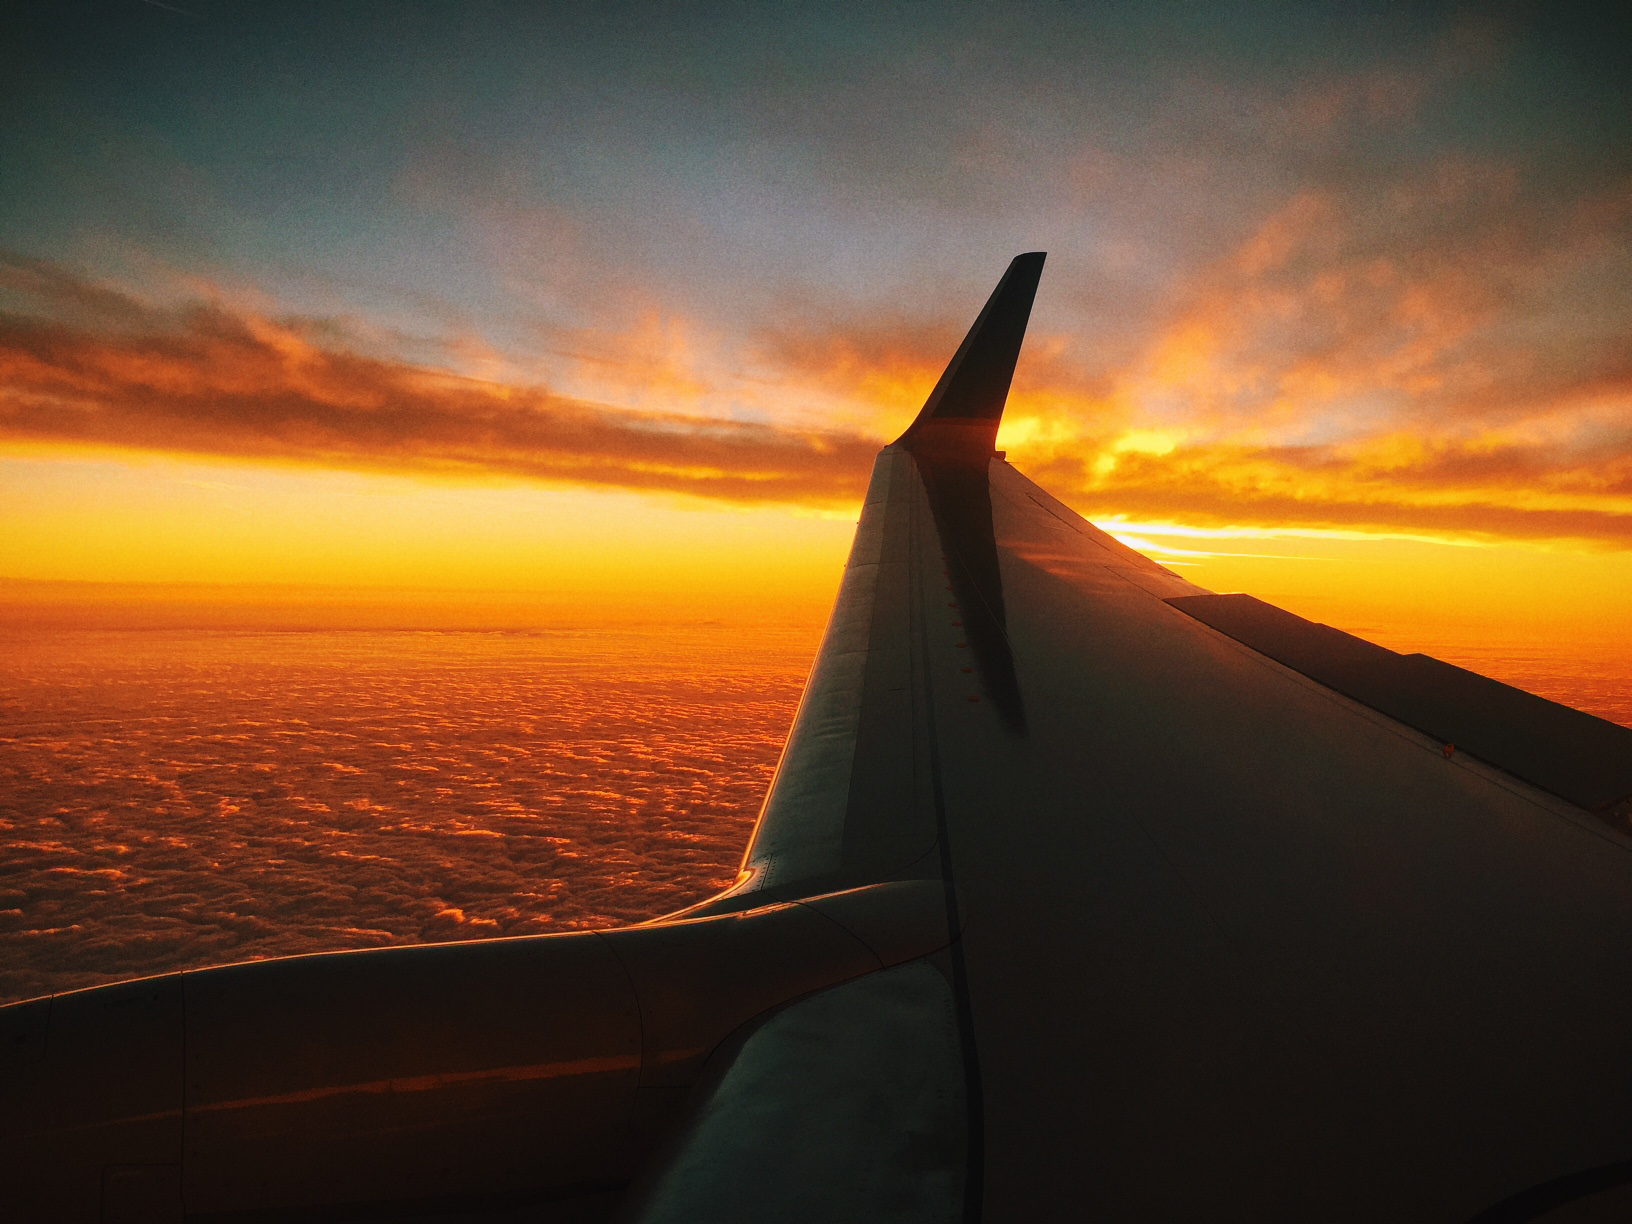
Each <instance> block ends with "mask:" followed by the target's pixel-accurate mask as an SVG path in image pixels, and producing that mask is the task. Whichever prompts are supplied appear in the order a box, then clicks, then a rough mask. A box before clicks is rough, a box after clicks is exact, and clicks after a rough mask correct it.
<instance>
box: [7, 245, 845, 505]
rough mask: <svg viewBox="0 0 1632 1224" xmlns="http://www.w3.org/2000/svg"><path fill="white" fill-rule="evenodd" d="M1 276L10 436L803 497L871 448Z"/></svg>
mask: <svg viewBox="0 0 1632 1224" xmlns="http://www.w3.org/2000/svg"><path fill="white" fill-rule="evenodd" d="M0 277H3V280H0V285H3V288H4V289H5V290H8V291H9V294H10V296H11V297H12V298H13V299H16V298H21V299H23V300H24V301H25V302H27V303H28V304H30V305H33V306H34V307H35V309H34V310H33V311H31V312H26V313H25V312H22V311H15V310H14V311H7V312H4V313H0V437H3V438H7V439H11V440H14V441H26V442H37V443H55V444H67V445H81V446H101V447H126V448H132V449H140V450H150V451H164V452H171V453H181V454H196V455H212V456H227V457H231V458H239V459H253V460H268V461H281V462H295V463H308V464H318V465H324V466H332V467H352V468H370V469H387V470H399V471H411V472H424V473H435V474H442V475H455V476H465V477H481V476H487V477H492V476H501V477H511V478H524V479H537V480H548V481H563V482H571V483H576V484H587V485H605V486H614V487H619V488H626V489H643V490H654V491H664V492H680V493H689V494H695V495H699V496H704V497H714V498H722V499H728V500H736V501H754V502H816V503H822V502H829V503H830V502H841V501H849V500H854V499H855V498H857V497H859V495H860V492H861V489H862V486H863V484H864V482H865V479H866V473H867V471H868V468H869V466H870V462H871V457H872V454H873V452H874V451H875V450H876V449H877V446H878V443H877V442H876V441H873V440H871V439H868V438H865V437H863V436H861V435H859V434H856V433H853V432H852V433H846V432H837V431H822V430H818V429H795V428H789V427H783V426H778V425H775V424H762V423H755V422H747V421H734V420H723V419H717V418H708V417H702V416H695V415H684V414H679V413H673V412H662V411H627V410H619V409H616V408H611V407H607V406H604V405H599V404H594V403H588V402H585V401H582V400H577V399H572V398H568V397H565V396H561V395H557V394H555V393H553V392H552V391H550V390H549V389H548V388H546V387H540V386H518V385H510V384H505V383H499V382H489V381H481V380H476V379H471V378H464V377H460V376H458V375H455V374H453V373H450V372H447V371H443V370H437V369H431V368H426V367H422V366H416V365H412V364H408V363H405V362H402V361H396V360H392V359H390V358H389V357H381V356H376V355H371V354H367V353H363V352H359V351H357V350H356V349H355V348H354V347H351V346H349V345H348V344H347V343H346V339H347V338H346V336H345V334H344V333H343V331H341V330H340V329H338V328H337V327H336V326H335V325H333V324H332V323H328V322H325V321H323V320H316V319H310V318H273V317H270V316H268V315H264V314H257V313H253V312H250V311H248V310H244V309H240V308H234V307H229V306H227V305H223V304H220V303H208V302H197V301H195V302H192V303H185V304H182V305H178V306H168V307H166V306H157V305H152V304H148V303H143V302H141V301H139V300H137V299H135V298H133V297H130V296H127V295H124V294H121V293H118V292H116V291H114V290H110V289H107V288H104V287H101V286H96V285H93V284H89V283H87V282H85V281H83V280H81V279H79V278H77V277H75V276H74V275H72V274H71V273H68V272H66V271H64V270H63V269H61V268H58V267H54V266H52V265H49V264H45V263H42V262H39V261H31V260H25V259H20V258H17V257H9V258H7V259H6V260H5V261H4V263H3V264H0ZM41 307H44V308H45V309H43V310H42V309H40V308H41ZM635 365H638V361H637V360H636V359H635V358H634V357H631V366H635Z"/></svg>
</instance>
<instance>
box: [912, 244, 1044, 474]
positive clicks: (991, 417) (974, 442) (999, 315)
mask: <svg viewBox="0 0 1632 1224" xmlns="http://www.w3.org/2000/svg"><path fill="white" fill-rule="evenodd" d="M1047 258H1048V252H1046V251H1023V252H1022V253H1020V254H1019V255H1016V256H1015V257H1014V258H1013V259H1011V260H1010V261H1009V266H1008V268H1007V269H1005V271H1004V273H1003V276H1002V277H1001V278H1000V279H999V280H998V282H997V287H996V288H995V289H993V290H992V294H991V296H990V297H989V298H987V299H986V305H985V306H984V307H982V309H981V312H980V314H979V315H978V316H977V317H976V319H975V322H974V325H973V326H971V327H970V329H969V332H968V334H967V335H965V336H964V338H963V343H962V344H960V345H959V346H958V351H957V352H956V353H954V354H953V355H952V360H951V361H950V362H948V363H947V367H946V370H945V371H944V372H943V373H942V374H941V377H940V381H939V382H937V383H936V384H935V389H934V390H933V391H931V392H930V393H929V398H928V399H927V400H925V401H924V406H923V408H922V410H920V412H919V413H918V416H917V418H916V419H915V420H914V421H913V423H912V424H911V425H910V426H909V427H908V428H907V431H906V432H905V433H903V434H902V435H901V437H900V438H898V439H897V443H898V444H902V445H907V446H909V447H910V448H912V449H922V448H924V447H926V446H927V447H929V448H931V449H935V450H942V449H946V448H947V444H950V446H951V449H954V450H956V451H957V452H959V453H963V452H969V453H970V454H971V456H972V455H973V454H974V452H976V451H982V452H990V451H991V450H992V447H993V444H994V443H995V441H996V438H997V427H998V424H999V423H1000V422H1001V421H1002V419H1003V409H1004V406H1005V405H1006V404H1007V402H1008V397H1009V385H1010V383H1011V382H1012V381H1013V378H1014V368H1015V364H1016V363H1017V362H1018V360H1019V357H1020V346H1021V343H1022V342H1023V341H1024V339H1025V335H1026V327H1027V324H1028V323H1029V322H1030V320H1031V306H1032V302H1033V301H1034V300H1035V298H1036V295H1037V285H1038V283H1039V282H1040V281H1041V279H1042V275H1043V262H1044V260H1046V259H1047ZM940 435H946V436H945V437H941V436H940Z"/></svg>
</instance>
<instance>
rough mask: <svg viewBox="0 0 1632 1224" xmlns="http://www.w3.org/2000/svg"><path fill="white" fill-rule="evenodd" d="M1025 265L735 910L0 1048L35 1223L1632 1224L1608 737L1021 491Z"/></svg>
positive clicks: (202, 992)
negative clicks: (1010, 416)
mask: <svg viewBox="0 0 1632 1224" xmlns="http://www.w3.org/2000/svg"><path fill="white" fill-rule="evenodd" d="M1042 263H1043V258H1042V256H1041V255H1039V254H1032V255H1022V256H1020V257H1019V258H1018V259H1016V260H1015V261H1014V263H1013V264H1012V265H1011V266H1010V268H1009V270H1008V272H1007V274H1006V275H1005V276H1004V278H1003V280H1002V281H1001V282H1000V284H999V285H998V287H997V289H996V291H995V292H994V293H993V295H992V298H991V300H990V301H989V302H988V303H987V306H986V308H985V310H984V311H983V312H982V313H981V315H980V317H979V318H978V319H977V321H976V323H975V325H974V327H973V328H972V329H971V331H970V333H969V336H968V337H967V338H966V339H965V341H964V342H963V345H962V346H961V347H960V348H959V350H958V352H957V354H956V355H955V356H954V358H953V360H952V363H951V365H949V367H948V369H947V372H946V374H945V375H943V377H942V379H941V381H940V382H939V383H938V384H937V386H936V388H935V390H934V391H933V392H932V394H931V395H930V398H929V400H928V402H927V403H926V405H925V408H924V410H923V412H922V413H921V414H920V415H919V417H918V419H917V420H916V421H915V422H914V423H913V425H912V426H911V427H910V428H909V429H908V430H907V432H906V433H905V434H904V435H903V436H902V437H901V438H900V439H899V440H898V441H896V442H895V443H893V444H892V445H890V446H888V447H886V448H885V449H884V450H883V452H882V453H881V454H880V456H879V458H878V461H877V464H876V466H875V468H874V472H873V477H872V481H871V484H870V486H869V490H868V493H867V497H866V504H865V506H864V508H863V511H862V516H861V521H860V523H859V525H858V528H857V533H856V540H855V544H854V546H853V549H852V552H851V556H850V560H849V564H848V566H847V568H846V571H845V576H844V580H843V584H842V586H841V589H840V593H839V596H838V600H837V602H836V604H835V607H834V611H833V615H832V618H831V621H830V623H829V625H828V628H827V632H826V635H825V637H824V639H823V643H822V646H821V649H820V652H819V654H818V657H817V660H816V664H815V668H814V670H813V672H812V675H811V678H810V681H809V684H808V685H807V688H806V692H805V695H804V698H803V700H802V702H801V705H800V708H799V712H798V715H797V717H796V720H795V725H794V728H793V731H792V733H791V734H790V737H789V740H788V744H787V747H786V749H785V751H784V755H783V759H782V761H781V764H780V765H779V767H778V770H777V774H776V777H775V780H774V782H773V784H772V787H771V790H770V793H769V795H768V797H767V799H766V802H765V807H764V810H763V813H762V815H761V818H760V821H759V824H758V826H757V828H756V830H755V833H754V836H753V839H752V842H751V844H750V846H749V847H748V850H747V853H746V856H745V858H744V865H743V871H742V874H741V876H740V877H739V881H738V883H737V885H736V886H735V887H734V888H732V889H731V890H729V891H728V892H726V893H725V894H723V895H722V896H720V897H718V898H715V899H714V900H712V901H710V902H707V903H705V904H703V905H702V906H698V907H696V908H694V909H692V910H690V911H686V912H684V913H682V914H679V915H675V916H672V917H671V918H669V919H665V920H662V921H659V922H656V923H651V924H645V925H642V926H639V927H634V928H626V929H623V930H619V931H611V932H601V933H593V934H573V935H562V936H541V937H531V938H521V939H506V940H495V941H490V942H487V943H481V944H466V945H440V946H436V947H429V948H399V949H384V950H377V951H369V952H360V953H342V954H334V955H329V956H318V957H295V958H289V959H287V960H282V961H271V962H262V963H259V964H252V965H241V966H232V967H227V968H224V969H213V970H205V971H201V972H198V973H187V974H177V975H170V976H168V977H164V978H155V979H148V980H146V981H143V982H136V983H127V984H124V985H120V986H115V987H107V988H100V989H98V990H93V991H81V992H75V993H73V994H69V995H62V996H57V997H56V998H55V999H50V1000H39V1001H34V1002H30V1003H25V1004H19V1005H14V1006H13V1007H9V1008H4V1009H0V1033H3V1037H0V1040H3V1041H4V1043H5V1050H6V1054H5V1056H4V1057H5V1058H6V1059H7V1060H8V1061H7V1063H6V1066H7V1067H8V1068H9V1070H8V1071H7V1074H8V1075H9V1076H10V1079H9V1080H8V1083H9V1084H11V1085H12V1090H11V1091H10V1092H9V1093H8V1094H7V1097H6V1103H5V1105H4V1106H3V1108H4V1109H6V1110H7V1111H9V1114H10V1118H9V1120H8V1124H9V1125H12V1126H14V1127H16V1128H17V1131H18V1133H19V1134H22V1135H23V1136H24V1140H23V1141H22V1142H19V1143H18V1144H15V1145H8V1150H9V1152H11V1153H12V1154H14V1155H15V1158H16V1159H17V1161H18V1162H19V1166H20V1167H19V1171H18V1172H17V1175H16V1181H15V1184H16V1185H19V1186H21V1185H24V1184H25V1183H26V1185H27V1186H28V1187H29V1188H28V1189H27V1190H26V1193H27V1194H28V1195H30V1196H32V1197H29V1198H27V1199H22V1198H19V1199H18V1200H17V1201H20V1202H26V1203H27V1204H28V1205H29V1208H28V1209H29V1211H31V1212H32V1213H33V1214H32V1215H29V1216H20V1217H19V1218H37V1219H53V1220H57V1219H60V1220H70V1219H72V1220H97V1219H103V1220H107V1219H115V1218H122V1219H136V1218H141V1219H152V1220H157V1219H181V1218H183V1215H185V1217H186V1218H189V1219H191V1218H194V1217H195V1216H197V1217H200V1218H208V1217H214V1218H221V1219H226V1218H251V1217H250V1216H248V1215H245V1214H243V1213H249V1212H260V1213H262V1214H261V1215H259V1216H255V1217H253V1218H277V1219H286V1218H287V1219H295V1218H324V1219H338V1218H362V1217H364V1216H369V1213H373V1215H372V1216H369V1218H378V1217H379V1215H380V1213H382V1212H389V1211H396V1212H397V1213H398V1214H400V1215H404V1216H405V1215H407V1214H410V1213H412V1214H414V1215H415V1217H416V1218H454V1217H455V1214H456V1213H457V1218H460V1219H478V1218H495V1219H496V1218H501V1217H502V1218H529V1219H574V1220H588V1219H601V1218H609V1217H610V1215H611V1214H612V1213H617V1212H621V1213H623V1216H624V1218H627V1219H630V1220H639V1221H647V1222H655V1221H665V1222H667V1221H693V1220H708V1221H749V1220H755V1221H758V1220H775V1221H803V1220H808V1221H837V1220H845V1221H849V1220H880V1221H885V1220H887V1221H897V1220H899V1221H908V1220H911V1221H929V1220H936V1221H952V1220H980V1219H985V1220H990V1221H999V1220H1003V1221H1008V1220H1015V1221H1033V1220H1054V1219H1078V1218H1100V1219H1113V1220H1115V1219H1122V1220H1155V1219H1219V1218H1225V1219H1252V1220H1271V1219H1281V1220H1322V1221H1327V1220H1333V1221H1335V1220H1357V1221H1358V1220H1367V1221H1370V1220H1377V1219H1390V1220H1424V1221H1429V1220H1432V1221H1455V1220H1468V1219H1472V1218H1478V1219H1481V1220H1485V1221H1495V1220H1527V1219H1539V1218H1543V1217H1545V1218H1546V1219H1548V1220H1554V1221H1563V1220H1569V1219H1588V1218H1622V1217H1623V1216H1625V1215H1627V1214H1632V1212H1629V1210H1628V1207H1627V1204H1626V1201H1625V1199H1624V1198H1623V1199H1617V1198H1616V1197H1615V1196H1616V1195H1618V1194H1619V1195H1623V1196H1624V1195H1625V1194H1627V1193H1628V1187H1632V1043H1629V1042H1628V1040H1627V1037H1626V1034H1627V1033H1628V1032H1629V1031H1632V974H1628V973H1627V972H1626V971H1625V969H1624V967H1623V962H1624V960H1625V957H1626V949H1627V948H1628V947H1632V857H1629V852H1632V838H1629V837H1628V836H1627V816H1628V803H1629V800H1632V731H1629V730H1627V729H1625V728H1620V727H1616V726H1614V725H1612V724H1609V723H1605V722H1603V721H1602V720H1599V719H1594V718H1591V717H1590V716H1588V715H1585V714H1582V713H1580V712H1578V711H1573V710H1569V709H1567V708H1565V707H1562V706H1558V705H1556V704H1554V703H1551V702H1545V701H1542V700H1541V699H1540V698H1536V697H1533V696H1531V695H1529V694H1524V693H1521V692H1519V691H1518V690H1515V689H1511V688H1509V687H1508V686H1505V685H1500V684H1496V683H1495V682H1494V681H1490V680H1487V679H1485V678H1483V677H1478V676H1475V675H1473V674H1472V673H1468V672H1464V671H1462V670H1460V669H1456V668H1451V667H1449V666H1448V665H1445V664H1441V663H1437V662H1435V661H1433V660H1428V659H1424V658H1423V657H1422V656H1411V655H1406V656H1402V655H1397V654H1395V653H1393V652H1391V651H1385V650H1382V649H1381V648H1380V647H1376V646H1373V645H1371V644H1369V643H1365V642H1362V641H1360V640H1359V639H1356V638H1353V637H1350V636H1349V635H1346V634H1342V633H1340V632H1338V631H1337V630H1333V629H1330V628H1327V627H1325V626H1320V625H1314V624H1311V623H1310V622H1307V621H1303V620H1301V619H1300V618H1297V617H1294V616H1291V615H1290V614H1288V613H1285V612H1282V611H1280V610H1278V609H1274V608H1271V607H1269V606H1268V605H1265V604H1262V603H1259V602H1258V601H1255V600H1251V599H1249V598H1247V597H1243V596H1231V595H1214V594H1211V593H1208V592H1205V591H1203V590H1201V589H1200V588H1198V587H1196V586H1194V585H1193V584H1191V583H1189V582H1186V581H1185V580H1183V579H1182V578H1180V577H1178V576H1176V575H1174V574H1173V573H1171V572H1169V571H1167V570H1165V569H1163V568H1162V567H1161V566H1159V565H1156V564H1155V563H1154V562H1151V561H1150V560H1148V559H1146V558H1144V557H1142V556H1140V555H1139V554H1137V553H1135V552H1133V551H1131V550H1129V549H1127V548H1125V547H1124V546H1122V545H1121V544H1119V543H1118V542H1116V541H1115V540H1114V539H1112V538H1111V537H1109V536H1107V535H1105V534H1104V533H1102V532H1100V531H1098V530H1097V529H1095V528H1094V527H1093V526H1091V525H1090V524H1088V523H1087V522H1085V521H1083V520H1082V519H1081V518H1080V517H1079V516H1078V515H1076V514H1075V513H1073V512H1072V511H1071V510H1070V509H1069V508H1067V507H1066V506H1064V505H1063V504H1061V503H1060V502H1059V501H1057V500H1056V499H1054V498H1053V497H1051V496H1049V495H1048V494H1047V493H1045V492H1044V491H1043V490H1041V489H1040V488H1038V487H1037V486H1036V485H1035V484H1033V483H1032V482H1030V481H1029V480H1027V479H1026V478H1025V477H1024V476H1022V475H1020V474H1019V473H1018V472H1016V471H1015V470H1014V469H1013V468H1012V467H1010V466H1009V465H1008V464H1007V462H1006V461H1005V460H1004V458H1003V457H1002V456H1001V455H999V454H997V453H995V452H994V450H993V445H994V442H995V437H996V431H997V426H998V423H999V420H1000V417H1001V413H1002V410H1003V405H1004V402H1005V400H1006V398H1007V393H1008V388H1009V382H1010V378H1011V376H1012V373H1013V370H1014V367H1015V362H1016V359H1017V357H1018V354H1019V351H1020V346H1021V341H1022V338H1023V336H1024V332H1025V327H1026V323H1027V319H1028V317H1029V312H1030V308H1031V303H1032V298H1033V295H1034V293H1035V290H1036V287H1037V283H1038V277H1039V275H1040V273H1041V269H1042ZM18 1153H20V1154H21V1155H16V1154H18ZM6 1184H13V1183H12V1182H11V1181H9V1180H8V1181H6V1182H0V1185H6ZM4 1193H5V1192H4V1191H0V1197H3V1195H4ZM16 1193H17V1194H19V1195H20V1194H22V1193H24V1192H23V1191H17V1192H16ZM1617 1204H1618V1206H1617ZM110 1205H111V1206H110ZM144 1211H145V1212H147V1214H146V1215H141V1214H139V1213H140V1212H144ZM523 1211H525V1212H526V1213H527V1214H526V1215H525V1217H523V1216H520V1215H514V1214H512V1215H508V1216H506V1215H503V1213H505V1212H510V1213H517V1212H523ZM1593 1211H1597V1212H1599V1213H1600V1214H1599V1215H1592V1214H1590V1213H1591V1212H1593ZM121 1212H122V1213H124V1214H123V1215H121V1214H119V1213H121ZM437 1212H441V1213H443V1214H442V1216H437V1215H436V1214H435V1213H437ZM482 1212H486V1213H488V1214H486V1215H482V1214H479V1213H482ZM1572 1213H1574V1214H1572ZM1606 1213H1607V1214H1606Z"/></svg>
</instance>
